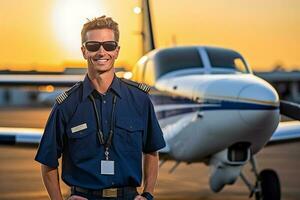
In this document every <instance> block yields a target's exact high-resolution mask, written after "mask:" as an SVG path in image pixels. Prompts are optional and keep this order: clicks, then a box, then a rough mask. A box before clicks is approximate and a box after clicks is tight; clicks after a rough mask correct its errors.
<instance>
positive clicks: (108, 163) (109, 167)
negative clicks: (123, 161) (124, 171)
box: [101, 160, 115, 175]
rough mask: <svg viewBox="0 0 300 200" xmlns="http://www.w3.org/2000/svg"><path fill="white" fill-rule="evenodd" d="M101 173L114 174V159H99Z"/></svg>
mask: <svg viewBox="0 0 300 200" xmlns="http://www.w3.org/2000/svg"><path fill="white" fill-rule="evenodd" d="M101 174H103V175H114V174H115V161H112V160H101Z"/></svg>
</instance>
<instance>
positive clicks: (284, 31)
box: [0, 0, 300, 70]
mask: <svg viewBox="0 0 300 200" xmlns="http://www.w3.org/2000/svg"><path fill="white" fill-rule="evenodd" d="M139 4H140V1H139V0H84V1H83V0H52V1H49V0H38V1H37V0H2V1H1V6H0V19H1V20H0V27H1V31H0V44H1V46H0V69H14V70H27V69H37V70H62V69H63V66H72V65H84V62H83V59H82V57H81V53H80V29H81V26H82V24H83V23H84V22H85V18H91V17H92V16H99V15H102V14H107V15H110V16H112V17H113V18H114V19H115V20H116V21H118V22H119V24H120V30H121V41H120V45H121V52H120V57H119V59H118V62H117V65H125V66H126V67H127V68H128V69H129V68H130V67H131V66H133V65H134V64H135V62H136V61H137V60H138V58H139V57H140V56H141V43H140V41H141V37H140V36H139V35H138V34H137V32H138V31H140V15H136V14H134V13H133V11H132V9H133V8H134V7H135V6H137V5H139ZM151 6H152V11H153V23H154V34H155V42H156V44H157V46H158V47H167V46H170V45H172V43H173V42H172V37H173V38H176V43H177V45H190V44H192V45H214V46H221V47H227V48H232V49H235V50H237V51H239V52H240V53H242V54H243V55H244V57H245V58H246V59H247V61H248V63H250V65H251V66H252V68H253V69H254V70H271V69H272V68H273V67H274V65H275V64H282V65H284V66H286V69H287V70H291V69H298V70H300V53H299V52H300V36H299V35H300V26H299V24H300V15H299V12H300V1H298V0H263V1H262V0H200V1H199V0H184V1H182V0H152V1H151ZM297 66H298V67H297Z"/></svg>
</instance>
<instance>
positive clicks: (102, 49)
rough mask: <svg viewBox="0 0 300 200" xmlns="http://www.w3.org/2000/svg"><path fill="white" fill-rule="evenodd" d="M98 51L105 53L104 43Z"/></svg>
mask: <svg viewBox="0 0 300 200" xmlns="http://www.w3.org/2000/svg"><path fill="white" fill-rule="evenodd" d="M98 52H100V53H104V52H105V49H104V48H103V45H100V48H99V50H98Z"/></svg>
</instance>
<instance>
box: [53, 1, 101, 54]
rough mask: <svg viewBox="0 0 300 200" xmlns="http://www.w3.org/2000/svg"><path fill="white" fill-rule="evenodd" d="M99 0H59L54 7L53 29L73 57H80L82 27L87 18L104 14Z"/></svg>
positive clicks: (63, 46)
mask: <svg viewBox="0 0 300 200" xmlns="http://www.w3.org/2000/svg"><path fill="white" fill-rule="evenodd" d="M102 8H103V7H101V5H100V1H99V0H87V1H82V0H57V1H56V3H55V5H54V8H53V15H52V19H53V20H52V21H53V29H54V32H55V34H56V36H57V39H58V40H59V42H60V43H61V46H62V48H64V49H65V50H66V51H67V53H68V55H69V56H70V57H71V58H75V59H76V58H77V59H78V58H80V57H81V52H80V47H81V36H80V32H81V28H82V26H83V24H84V23H85V22H87V19H92V18H94V17H98V16H101V15H103V14H102V13H103V12H102Z"/></svg>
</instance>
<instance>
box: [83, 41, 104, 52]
mask: <svg viewBox="0 0 300 200" xmlns="http://www.w3.org/2000/svg"><path fill="white" fill-rule="evenodd" d="M100 45H101V44H100V42H86V43H85V48H86V49H87V50H88V51H91V52H96V51H98V50H99V49H100Z"/></svg>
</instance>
